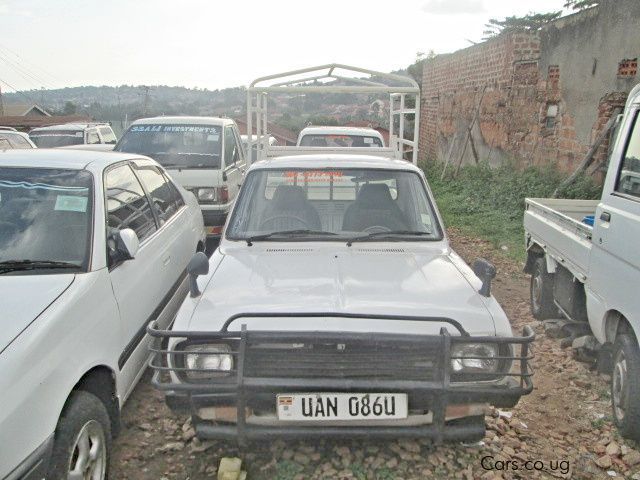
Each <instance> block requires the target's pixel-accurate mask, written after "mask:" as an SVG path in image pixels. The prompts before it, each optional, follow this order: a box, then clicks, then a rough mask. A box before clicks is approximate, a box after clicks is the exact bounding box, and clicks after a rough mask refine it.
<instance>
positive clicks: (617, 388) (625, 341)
mask: <svg viewBox="0 0 640 480" xmlns="http://www.w3.org/2000/svg"><path fill="white" fill-rule="evenodd" d="M638 378H640V347H639V346H638V341H637V340H636V339H635V337H634V336H633V334H628V333H625V334H621V335H618V337H617V338H616V341H615V344H614V345H613V371H612V374H611V406H612V408H613V419H614V421H615V424H616V426H617V427H618V430H619V431H620V434H621V435H622V436H623V437H626V438H630V439H633V440H640V383H638V381H637V379H638Z"/></svg>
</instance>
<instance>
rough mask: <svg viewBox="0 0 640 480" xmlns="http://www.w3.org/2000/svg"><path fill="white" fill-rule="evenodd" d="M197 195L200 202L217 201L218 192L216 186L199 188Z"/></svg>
mask: <svg viewBox="0 0 640 480" xmlns="http://www.w3.org/2000/svg"><path fill="white" fill-rule="evenodd" d="M196 192H197V193H196V196H197V197H198V201H199V202H215V201H216V200H217V196H218V192H217V189H216V188H198V189H197V190H196Z"/></svg>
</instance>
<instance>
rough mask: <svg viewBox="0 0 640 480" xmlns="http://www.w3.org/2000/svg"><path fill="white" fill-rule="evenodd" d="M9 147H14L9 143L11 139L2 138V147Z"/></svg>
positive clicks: (0, 144)
mask: <svg viewBox="0 0 640 480" xmlns="http://www.w3.org/2000/svg"><path fill="white" fill-rule="evenodd" d="M9 148H13V147H12V146H11V144H10V143H9V140H7V139H6V138H0V149H2V150H4V149H9Z"/></svg>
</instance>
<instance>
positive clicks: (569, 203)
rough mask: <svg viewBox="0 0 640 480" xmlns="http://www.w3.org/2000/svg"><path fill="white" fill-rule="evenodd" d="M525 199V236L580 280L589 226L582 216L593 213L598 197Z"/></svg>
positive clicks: (586, 257)
mask: <svg viewBox="0 0 640 480" xmlns="http://www.w3.org/2000/svg"><path fill="white" fill-rule="evenodd" d="M525 203H526V210H525V213H524V229H525V233H526V235H527V238H530V239H531V241H532V242H533V243H536V244H538V245H539V246H540V247H542V248H543V249H544V250H545V251H546V253H547V254H548V255H549V256H551V257H552V258H553V259H554V260H556V261H557V262H559V263H560V264H561V265H563V266H564V267H566V268H567V269H568V270H569V271H570V272H571V273H573V274H574V275H575V277H576V278H578V280H580V281H582V282H584V281H585V280H586V278H587V268H588V265H589V252H590V251H591V235H592V232H593V227H592V226H591V225H588V224H586V223H585V222H583V219H584V217H586V216H588V215H593V214H594V213H595V211H596V207H597V206H598V203H599V200H564V199H556V198H527V199H525Z"/></svg>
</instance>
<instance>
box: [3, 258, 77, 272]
mask: <svg viewBox="0 0 640 480" xmlns="http://www.w3.org/2000/svg"><path fill="white" fill-rule="evenodd" d="M41 268H42V269H47V268H80V265H78V264H77V263H71V262H58V261H55V260H5V261H3V262H0V274H3V273H7V272H15V271H18V270H34V269H41Z"/></svg>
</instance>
